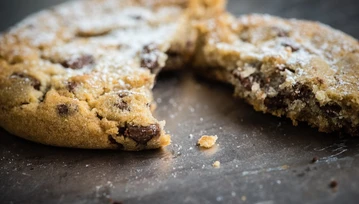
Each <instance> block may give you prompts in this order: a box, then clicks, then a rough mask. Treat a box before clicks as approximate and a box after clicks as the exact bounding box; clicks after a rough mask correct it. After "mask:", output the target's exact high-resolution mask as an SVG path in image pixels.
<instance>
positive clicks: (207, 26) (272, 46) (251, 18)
mask: <svg viewBox="0 0 359 204" xmlns="http://www.w3.org/2000/svg"><path fill="white" fill-rule="evenodd" d="M198 29H199V30H200V32H201V35H200V36H201V37H200V40H199V44H200V45H199V46H198V47H199V49H197V56H196V67H197V69H198V72H199V73H200V74H203V75H206V76H208V77H212V78H215V79H217V80H221V81H224V82H227V83H230V84H232V85H233V86H234V87H235V94H234V95H235V96H236V97H239V98H243V99H245V100H246V101H247V102H248V103H250V104H251V105H253V107H254V108H255V110H257V111H262V112H265V113H271V114H273V115H275V116H279V117H281V116H285V117H288V118H290V119H291V120H292V121H293V124H294V125H297V123H298V122H300V121H303V122H307V123H308V124H310V125H311V126H313V127H317V128H319V131H321V132H333V131H346V132H347V133H349V134H351V135H353V136H358V135H359V43H358V41H357V40H356V39H354V38H352V37H350V36H348V35H346V34H344V33H342V32H340V31H337V30H335V29H333V28H330V27H328V26H326V25H323V24H320V23H316V22H309V21H301V20H295V19H291V20H286V19H281V18H277V17H272V16H269V15H246V16H242V17H240V18H235V17H233V16H231V15H222V16H220V17H218V18H214V19H212V20H209V21H207V22H205V23H201V24H200V25H198Z"/></svg>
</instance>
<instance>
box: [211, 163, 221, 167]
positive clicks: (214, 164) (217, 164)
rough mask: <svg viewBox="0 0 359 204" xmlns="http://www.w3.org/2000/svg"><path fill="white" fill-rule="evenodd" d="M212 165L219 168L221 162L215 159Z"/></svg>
mask: <svg viewBox="0 0 359 204" xmlns="http://www.w3.org/2000/svg"><path fill="white" fill-rule="evenodd" d="M212 166H213V167H214V168H219V167H220V166H221V162H219V161H215V162H213V164H212Z"/></svg>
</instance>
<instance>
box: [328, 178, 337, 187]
mask: <svg viewBox="0 0 359 204" xmlns="http://www.w3.org/2000/svg"><path fill="white" fill-rule="evenodd" d="M329 187H330V188H337V187H338V182H337V181H336V180H332V181H331V182H330V183H329Z"/></svg>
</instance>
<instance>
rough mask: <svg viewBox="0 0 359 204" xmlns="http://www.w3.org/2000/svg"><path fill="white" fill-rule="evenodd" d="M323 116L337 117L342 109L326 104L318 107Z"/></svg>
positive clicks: (336, 105)
mask: <svg viewBox="0 0 359 204" xmlns="http://www.w3.org/2000/svg"><path fill="white" fill-rule="evenodd" d="M320 109H322V111H323V112H324V114H325V115H327V116H329V117H336V116H338V115H339V112H340V111H341V110H342V107H340V106H339V105H338V104H336V103H328V104H326V105H324V106H322V107H320Z"/></svg>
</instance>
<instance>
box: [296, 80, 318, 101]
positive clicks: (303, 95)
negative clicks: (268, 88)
mask: <svg viewBox="0 0 359 204" xmlns="http://www.w3.org/2000/svg"><path fill="white" fill-rule="evenodd" d="M293 89H294V91H293V92H292V94H291V100H303V101H304V102H308V101H309V100H308V99H310V98H313V97H314V94H313V92H312V91H311V90H310V88H309V87H308V86H306V85H303V84H300V83H297V84H295V85H294V86H293Z"/></svg>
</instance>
